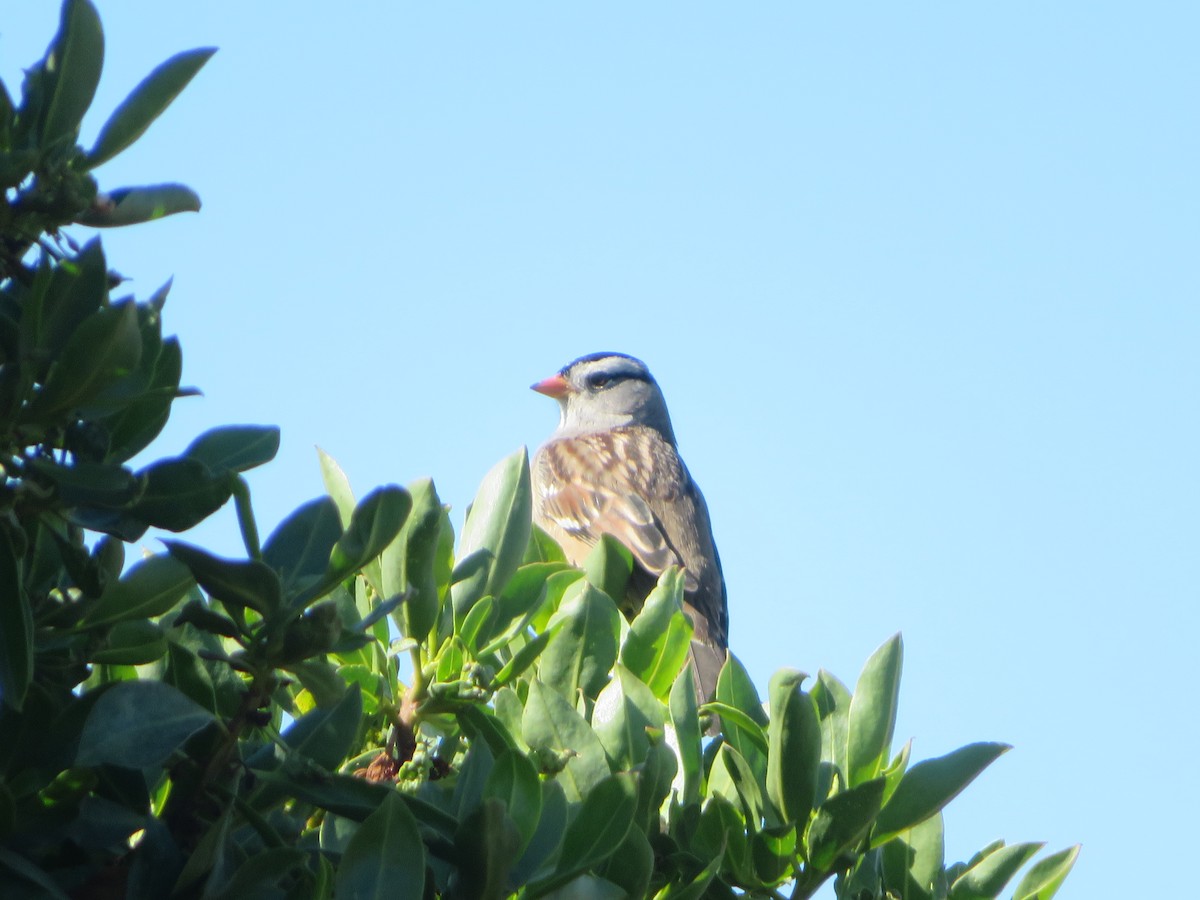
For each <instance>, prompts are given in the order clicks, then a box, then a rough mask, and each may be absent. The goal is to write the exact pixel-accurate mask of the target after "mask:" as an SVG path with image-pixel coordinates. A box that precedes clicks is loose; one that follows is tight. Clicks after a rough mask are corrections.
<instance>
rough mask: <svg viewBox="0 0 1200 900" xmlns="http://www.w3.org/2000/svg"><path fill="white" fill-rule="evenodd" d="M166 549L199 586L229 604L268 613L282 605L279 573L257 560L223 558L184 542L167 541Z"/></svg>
mask: <svg viewBox="0 0 1200 900" xmlns="http://www.w3.org/2000/svg"><path fill="white" fill-rule="evenodd" d="M163 543H164V544H166V547H167V550H169V551H170V553H171V555H172V556H173V557H175V559H177V560H178V561H179V562H180V563H181V564H183V565H184V566H186V567H187V569H188V570H189V571H190V572H191V574H192V575H193V576H195V579H196V582H197V583H198V584H199V585H200V587H202V588H204V590H206V591H207V592H208V593H209V595H210V596H212V597H214V598H216V599H217V600H220V601H221V602H222V603H225V604H227V605H229V606H237V607H249V608H250V609H253V610H255V611H256V612H259V613H262V614H263V615H267V614H268V613H270V612H272V611H273V610H276V609H278V608H279V604H280V601H281V593H280V586H279V576H278V575H276V574H275V570H274V569H272V568H271V567H270V566H268V565H267V564H266V563H262V562H259V561H257V560H233V559H222V558H221V557H219V556H213V555H212V554H211V553H208V552H207V551H205V550H201V549H200V548H199V547H194V546H192V545H191V544H185V543H184V542H183V541H164V542H163Z"/></svg>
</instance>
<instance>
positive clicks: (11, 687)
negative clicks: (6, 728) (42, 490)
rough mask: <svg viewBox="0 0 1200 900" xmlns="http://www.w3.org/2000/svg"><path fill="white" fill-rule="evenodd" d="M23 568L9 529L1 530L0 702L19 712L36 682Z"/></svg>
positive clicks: (30, 615) (30, 613)
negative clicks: (31, 686) (0, 700)
mask: <svg viewBox="0 0 1200 900" xmlns="http://www.w3.org/2000/svg"><path fill="white" fill-rule="evenodd" d="M22 568H23V566H22V560H21V559H20V558H19V557H18V556H17V551H16V548H14V547H13V542H12V537H11V535H10V534H9V533H8V529H6V528H0V699H2V700H3V702H4V704H5V705H7V706H9V707H11V708H13V709H16V710H19V709H21V706H22V704H23V703H24V702H25V695H26V693H27V692H28V690H29V685H30V683H31V682H32V681H33V613H32V611H31V610H30V608H29V598H28V597H27V596H26V595H25V590H24V588H23V587H22V583H23V581H24V578H23V573H22Z"/></svg>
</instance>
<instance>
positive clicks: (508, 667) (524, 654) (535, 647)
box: [492, 631, 550, 690]
mask: <svg viewBox="0 0 1200 900" xmlns="http://www.w3.org/2000/svg"><path fill="white" fill-rule="evenodd" d="M548 643H550V632H548V631H543V632H542V633H541V634H539V635H537V636H536V637H534V638H532V639H530V640H529V641H528V642H527V643H526V644H524V645H523V646H522V647H521V649H520V650H518V651H517V652H516V653H514V654H513V656H512V659H510V660H509V661H508V662H506V663H505V664H504V665H503V666H501V667H500V671H498V672H497V673H496V677H495V678H493V679H492V689H493V690H495V689H497V688H501V687H504V685H506V684H509V683H510V682H511V681H512V680H513V679H514V678H516V677H518V676H519V675H520V674H521V673H522V672H524V671H525V670H526V669H528V668H529V667H530V666H531V665H532V664H533V662H534V660H536V659H537V658H538V657H539V656H541V654H542V651H543V650H545V649H546V645H547V644H548Z"/></svg>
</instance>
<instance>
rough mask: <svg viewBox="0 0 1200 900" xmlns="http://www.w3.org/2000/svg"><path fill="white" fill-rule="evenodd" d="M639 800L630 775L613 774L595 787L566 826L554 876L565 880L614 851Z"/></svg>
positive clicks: (620, 841)
mask: <svg viewBox="0 0 1200 900" xmlns="http://www.w3.org/2000/svg"><path fill="white" fill-rule="evenodd" d="M636 804H637V789H636V786H635V784H634V780H633V776H631V775H628V774H620V775H610V776H608V777H607V778H605V779H604V780H603V781H601V782H600V783H598V784H597V785H596V786H595V787H593V788H592V790H591V791H589V792H588V794H587V796H586V797H584V799H583V806H582V807H581V808H580V810H579V814H578V815H577V816H576V817H575V819H574V820H573V821H572V822H571V824H570V825H568V826H567V833H566V835H564V837H563V848H562V854H561V855H560V856H559V861H558V866H557V868H556V869H555V878H554V880H555V881H556V882H557V883H559V884H562V883H565V881H566V880H567V878H568V876H569V877H574V876H575V875H577V874H579V873H580V872H585V871H587V870H588V869H590V868H592V867H593V866H595V865H596V864H597V863H599V862H602V861H603V860H605V859H607V858H608V857H609V856H611V855H612V854H613V853H615V852H616V850H617V848H618V847H620V846H621V844H622V843H623V842H624V840H625V835H626V834H627V833H628V832H629V826H630V824H631V823H632V821H633V811H634V808H635V806H636Z"/></svg>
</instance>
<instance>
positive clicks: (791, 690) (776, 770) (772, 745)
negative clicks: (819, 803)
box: [767, 669, 821, 828]
mask: <svg viewBox="0 0 1200 900" xmlns="http://www.w3.org/2000/svg"><path fill="white" fill-rule="evenodd" d="M805 677H807V676H805V674H804V673H803V672H798V671H796V670H794V669H781V670H780V671H778V672H776V673H775V674H774V675H773V676H772V677H771V682H770V687H769V688H768V691H767V695H768V697H769V702H770V704H771V721H770V723H769V724H768V726H767V743H768V745H769V754H768V756H767V798H768V799H769V800H770V804H771V809H772V810H773V811H774V817H775V819H776V824H783V823H788V822H792V823H798V824H799V826H800V827H801V828H803V827H804V825H805V823H807V821H808V814H809V812H811V811H812V808H813V805H814V804H815V803H816V800H817V777H818V773H819V768H820V764H821V726H820V723H819V722H818V721H817V711H816V708H815V707H814V706H813V703H812V700H811V699H810V698H809V696H808V695H807V694H806V693H804V691H802V690H800V683H801V682H802V681H803V680H804V679H805Z"/></svg>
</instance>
